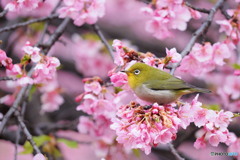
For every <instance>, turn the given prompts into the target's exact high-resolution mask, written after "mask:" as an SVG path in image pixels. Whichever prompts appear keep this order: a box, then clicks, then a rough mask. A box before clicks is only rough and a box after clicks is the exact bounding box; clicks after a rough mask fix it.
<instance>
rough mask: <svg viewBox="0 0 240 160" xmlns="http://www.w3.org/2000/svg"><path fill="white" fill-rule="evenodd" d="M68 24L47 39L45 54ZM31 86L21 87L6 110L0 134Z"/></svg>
mask: <svg viewBox="0 0 240 160" xmlns="http://www.w3.org/2000/svg"><path fill="white" fill-rule="evenodd" d="M68 22H70V19H69V18H66V19H64V21H63V22H62V23H61V24H60V26H59V27H58V28H57V29H56V31H55V32H54V33H53V34H52V36H51V37H50V38H49V40H48V42H47V47H46V48H45V50H46V52H45V53H46V54H47V53H48V51H49V49H50V48H51V47H52V45H53V44H54V43H55V42H56V41H57V40H58V38H59V37H60V36H61V35H62V34H63V32H64V29H65V28H66V26H67V24H68ZM34 67H35V65H33V66H32V68H31V69H30V71H29V72H28V76H29V77H31V75H32V74H33V71H34ZM31 86H32V85H27V86H25V87H22V88H21V90H20V91H19V93H18V95H17V97H16V100H15V101H14V103H13V105H12V107H11V108H10V109H9V110H8V112H7V113H6V114H5V115H4V117H3V120H2V122H1V123H0V134H1V133H2V131H3V129H4V126H5V125H6V123H7V121H8V119H9V118H10V117H11V115H12V114H13V113H14V112H15V110H16V109H17V107H18V106H19V104H20V103H21V101H22V99H23V97H24V95H25V93H26V91H27V88H28V87H30V88H31Z"/></svg>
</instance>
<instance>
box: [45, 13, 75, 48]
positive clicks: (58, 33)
mask: <svg viewBox="0 0 240 160" xmlns="http://www.w3.org/2000/svg"><path fill="white" fill-rule="evenodd" d="M70 20H71V19H70V18H65V19H64V20H63V22H62V23H61V24H60V26H59V27H58V28H57V29H56V31H55V32H54V34H53V35H52V36H51V37H50V38H49V40H48V42H47V43H46V44H44V45H43V46H42V47H44V52H45V53H47V52H48V51H49V50H50V48H51V46H53V45H54V43H55V42H56V41H57V40H58V39H59V37H60V36H61V35H62V33H63V32H64V30H65V28H66V27H67V25H68V23H69V22H70Z"/></svg>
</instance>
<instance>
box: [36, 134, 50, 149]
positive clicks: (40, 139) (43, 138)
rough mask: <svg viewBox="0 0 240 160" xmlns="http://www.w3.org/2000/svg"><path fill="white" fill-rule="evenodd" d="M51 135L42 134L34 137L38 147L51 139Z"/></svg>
mask: <svg viewBox="0 0 240 160" xmlns="http://www.w3.org/2000/svg"><path fill="white" fill-rule="evenodd" d="M50 139H51V137H50V136H47V135H41V136H37V137H33V140H34V141H35V143H36V145H37V146H38V147H40V146H42V145H43V144H44V143H46V142H48V141H50Z"/></svg>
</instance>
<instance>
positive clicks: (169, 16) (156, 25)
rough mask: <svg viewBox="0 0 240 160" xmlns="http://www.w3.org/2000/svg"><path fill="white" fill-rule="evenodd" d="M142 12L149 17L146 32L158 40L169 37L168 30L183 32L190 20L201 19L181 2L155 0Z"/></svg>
mask: <svg viewBox="0 0 240 160" xmlns="http://www.w3.org/2000/svg"><path fill="white" fill-rule="evenodd" d="M142 11H143V12H144V13H145V14H146V15H149V16H151V19H150V20H149V21H148V22H147V24H146V30H147V31H148V32H150V33H152V34H153V36H154V37H156V38H158V39H164V38H166V37H169V36H171V35H172V34H171V31H170V29H177V30H180V31H184V30H186V28H187V22H189V21H190V19H191V18H196V19H198V18H201V14H200V13H199V12H198V11H195V10H193V9H191V8H188V7H187V6H186V5H185V4H184V2H183V0H173V1H169V0H156V1H152V3H150V5H149V6H148V7H144V8H142Z"/></svg>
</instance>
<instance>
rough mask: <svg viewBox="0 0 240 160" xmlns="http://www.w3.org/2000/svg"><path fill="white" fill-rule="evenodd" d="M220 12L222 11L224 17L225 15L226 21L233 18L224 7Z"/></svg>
mask: <svg viewBox="0 0 240 160" xmlns="http://www.w3.org/2000/svg"><path fill="white" fill-rule="evenodd" d="M220 11H221V13H222V15H224V17H225V18H226V19H228V20H229V19H231V18H232V16H230V15H229V14H228V13H227V12H226V10H224V8H223V6H221V7H220Z"/></svg>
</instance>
